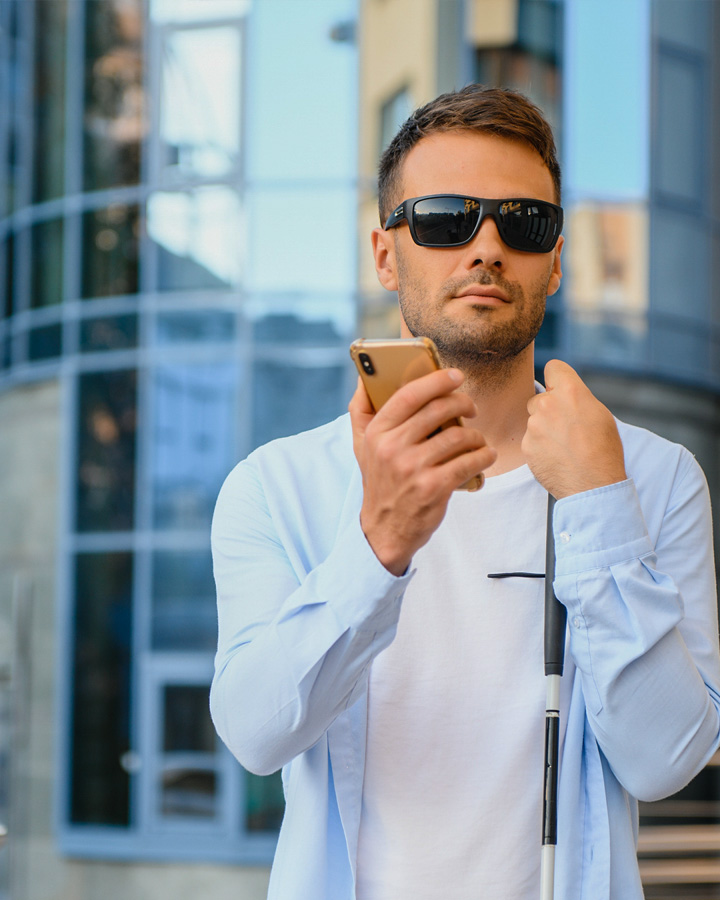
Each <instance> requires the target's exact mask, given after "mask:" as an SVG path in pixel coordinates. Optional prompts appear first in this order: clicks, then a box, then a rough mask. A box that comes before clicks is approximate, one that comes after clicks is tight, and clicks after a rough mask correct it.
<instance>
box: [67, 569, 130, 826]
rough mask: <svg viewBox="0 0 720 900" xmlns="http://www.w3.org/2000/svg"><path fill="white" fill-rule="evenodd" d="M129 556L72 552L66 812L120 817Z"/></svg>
mask: <svg viewBox="0 0 720 900" xmlns="http://www.w3.org/2000/svg"><path fill="white" fill-rule="evenodd" d="M131 585H132V556H131V554H129V553H98V554H89V553H83V554H80V555H79V556H78V557H77V569H76V601H75V619H74V621H75V635H74V653H73V713H72V717H73V718H72V764H71V776H72V790H71V803H72V809H71V819H72V821H73V822H76V823H93V824H103V825H127V824H128V822H129V776H128V774H127V772H126V771H125V769H124V768H123V766H122V764H121V759H122V757H123V755H124V754H125V753H127V752H128V749H129V746H130V647H131V635H132V603H131Z"/></svg>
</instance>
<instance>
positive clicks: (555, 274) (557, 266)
mask: <svg viewBox="0 0 720 900" xmlns="http://www.w3.org/2000/svg"><path fill="white" fill-rule="evenodd" d="M564 243H565V238H564V237H563V236H562V235H560V237H559V238H558V242H557V244H556V245H555V251H554V253H555V258H554V259H553V266H552V271H551V272H550V280H549V281H548V288H547V295H548V297H551V296H552V295H553V294H554V293H556V292H557V290H558V288H559V287H560V282H561V281H562V264H561V262H560V257H561V255H562V248H563V244H564Z"/></svg>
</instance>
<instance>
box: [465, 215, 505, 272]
mask: <svg viewBox="0 0 720 900" xmlns="http://www.w3.org/2000/svg"><path fill="white" fill-rule="evenodd" d="M463 250H464V251H465V254H464V262H465V265H466V267H467V268H468V269H475V268H477V267H478V266H483V267H484V268H486V269H494V270H495V271H502V270H503V269H504V268H505V266H506V263H507V246H506V245H505V242H504V241H503V239H502V238H501V237H500V232H499V231H498V229H497V225H496V224H495V221H494V219H493V218H492V216H485V218H484V219H483V220H482V222H481V223H480V227H479V228H478V230H477V231H476V232H475V237H474V238H473V239H472V240H471V241H470V243H469V244H467V245H466V246H465V247H464V248H463Z"/></svg>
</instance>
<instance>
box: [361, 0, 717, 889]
mask: <svg viewBox="0 0 720 900" xmlns="http://www.w3.org/2000/svg"><path fill="white" fill-rule="evenodd" d="M360 47H361V55H360V97H361V102H360V172H361V181H360V187H361V193H360V199H361V203H360V214H359V220H360V232H361V235H362V234H364V233H366V232H367V231H369V229H370V228H373V227H374V226H376V225H377V224H378V213H377V199H376V191H375V176H376V169H377V160H378V156H379V154H380V152H381V151H382V150H383V149H384V148H385V147H386V146H387V143H388V142H389V140H390V139H391V137H392V135H393V134H394V132H395V130H396V129H397V127H398V126H399V125H400V123H401V122H402V121H403V119H404V118H405V117H406V116H407V115H408V113H409V112H410V111H411V110H412V109H414V108H415V107H417V106H419V105H420V104H422V103H425V102H427V101H428V100H430V99H432V98H433V97H435V96H436V95H437V94H439V93H440V92H442V91H445V90H452V89H453V88H456V87H459V86H462V85H463V84H467V83H469V82H472V81H478V82H482V83H485V84H487V85H497V86H504V87H510V88H515V89H518V90H520V91H522V92H523V93H525V94H527V95H528V96H530V97H531V99H533V100H534V101H535V102H536V103H537V104H538V105H539V106H540V107H541V108H542V109H543V110H544V112H545V114H546V115H547V117H548V119H549V120H550V122H551V124H552V125H553V127H554V130H555V134H556V137H557V138H558V143H559V150H560V157H561V164H562V168H563V206H564V208H565V212H566V227H565V235H566V239H567V243H566V245H565V248H564V253H563V269H564V273H565V277H564V280H563V287H562V289H561V291H560V292H559V293H558V294H556V295H555V296H554V297H551V298H550V299H549V301H548V310H547V315H546V318H545V322H544V324H543V328H542V330H541V332H540V334H539V336H538V340H537V342H536V348H537V361H538V364H539V366H538V375H539V377H542V367H543V365H544V363H545V362H546V361H547V360H548V359H550V358H552V357H554V356H559V357H560V358H562V359H564V360H566V361H567V362H569V363H570V364H571V365H573V366H575V367H576V368H577V369H578V370H579V371H580V373H581V375H582V376H583V378H584V379H585V380H586V382H587V383H588V384H589V385H590V387H591V388H592V389H593V391H594V392H595V393H596V394H597V395H598V396H599V397H600V398H601V399H602V400H603V401H604V402H605V403H606V404H607V405H608V406H609V407H610V409H612V411H613V412H614V413H615V414H616V415H618V416H619V417H620V418H622V419H624V420H626V421H628V422H633V423H635V424H638V425H642V426H645V427H648V428H650V429H652V430H653V431H656V432H657V433H659V434H662V435H664V436H666V437H668V438H670V439H671V440H676V441H679V442H680V443H683V444H684V445H685V446H687V447H688V448H689V449H690V450H692V451H693V453H695V455H696V456H697V458H698V460H699V462H700V463H701V465H702V466H703V468H704V470H705V472H706V475H707V478H708V482H709V484H710V489H711V494H712V497H713V501H714V509H715V519H716V520H717V519H718V517H719V515H720V3H718V2H716V0H603V2H593V0H364V2H363V3H362V5H361V26H360ZM360 284H361V288H362V292H361V297H362V305H361V310H360V321H361V330H362V331H363V332H364V333H365V334H368V335H373V336H381V335H386V334H388V333H394V332H395V331H396V330H397V327H398V325H397V302H396V298H395V297H394V296H392V295H388V294H387V293H386V292H384V291H383V290H382V289H381V288H380V287H379V285H378V284H377V279H376V276H375V272H374V267H373V261H372V256H371V254H370V247H369V244H367V243H365V244H361V251H360ZM716 547H717V548H719V549H720V529H717V533H716ZM718 558H720V553H718ZM715 763H716V764H715V765H711V766H709V767H708V769H707V770H706V771H705V772H703V773H702V774H701V775H700V776H698V778H697V779H695V781H694V782H693V783H692V784H691V785H690V786H689V787H688V788H687V789H685V791H683V792H682V793H681V794H680V795H678V796H676V797H675V798H672V799H671V800H668V801H664V802H662V803H655V804H644V805H643V807H642V816H643V818H642V822H643V830H642V835H641V853H642V857H643V862H642V868H643V877H644V881H645V884H646V891H647V896H648V898H656V897H657V898H660V897H670V896H673V897H682V898H689V897H698V898H699V897H703V898H708V897H720V887H718V884H720V861H719V860H718V854H719V853H720V803H719V802H718V801H719V800H720V785H719V784H718V772H720V769H719V768H718V765H717V760H716V761H715Z"/></svg>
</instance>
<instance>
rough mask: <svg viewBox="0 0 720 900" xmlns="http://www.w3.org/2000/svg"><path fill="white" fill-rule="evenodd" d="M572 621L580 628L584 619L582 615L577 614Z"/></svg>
mask: <svg viewBox="0 0 720 900" xmlns="http://www.w3.org/2000/svg"><path fill="white" fill-rule="evenodd" d="M572 622H573V625H574V626H575V627H576V628H580V627H581V626H582V619H581V618H580V616H575V618H574V619H573V620H572Z"/></svg>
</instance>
